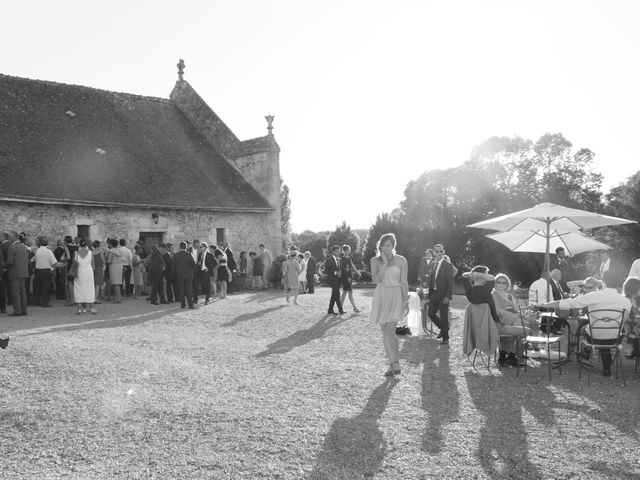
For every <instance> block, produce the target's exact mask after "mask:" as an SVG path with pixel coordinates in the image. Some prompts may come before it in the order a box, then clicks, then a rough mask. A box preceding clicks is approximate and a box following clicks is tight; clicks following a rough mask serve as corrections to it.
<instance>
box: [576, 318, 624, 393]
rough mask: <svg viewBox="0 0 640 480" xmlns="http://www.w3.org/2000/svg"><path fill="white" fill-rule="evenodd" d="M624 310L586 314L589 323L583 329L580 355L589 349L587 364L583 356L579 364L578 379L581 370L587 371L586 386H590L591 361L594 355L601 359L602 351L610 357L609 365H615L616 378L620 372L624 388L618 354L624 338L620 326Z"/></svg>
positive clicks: (620, 360) (620, 361)
mask: <svg viewBox="0 0 640 480" xmlns="http://www.w3.org/2000/svg"><path fill="white" fill-rule="evenodd" d="M624 312H625V310H624V309H622V310H614V309H611V310H607V309H602V310H593V311H590V312H589V313H588V318H589V323H588V324H587V325H586V326H585V327H584V328H585V335H582V336H581V340H580V351H581V354H582V353H583V352H584V351H585V348H589V349H590V354H589V360H588V364H586V365H585V360H584V355H581V356H582V361H581V362H579V363H580V369H579V371H578V372H579V373H578V378H582V369H583V368H586V370H587V372H588V373H587V385H590V384H591V370H593V359H594V357H595V356H596V355H598V357H599V358H600V359H602V357H601V354H602V352H603V351H605V350H606V351H608V352H609V354H610V355H611V363H612V364H613V365H615V369H616V378H618V370H620V371H621V372H622V382H623V384H624V385H625V386H626V385H627V382H626V380H625V378H624V369H623V368H622V359H621V355H620V352H621V351H622V340H623V338H624V335H623V332H622V325H623V322H624Z"/></svg>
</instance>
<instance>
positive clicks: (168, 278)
mask: <svg viewBox="0 0 640 480" xmlns="http://www.w3.org/2000/svg"><path fill="white" fill-rule="evenodd" d="M160 252H161V253H162V259H163V260H164V271H163V272H162V276H163V277H164V284H165V285H164V286H165V291H166V292H167V295H166V298H167V302H169V303H173V261H172V259H171V257H173V255H172V254H171V252H170V251H169V244H164V243H162V244H161V245H160Z"/></svg>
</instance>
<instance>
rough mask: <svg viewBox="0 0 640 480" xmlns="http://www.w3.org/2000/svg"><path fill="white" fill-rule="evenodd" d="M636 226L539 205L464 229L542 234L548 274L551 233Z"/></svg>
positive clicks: (556, 207) (628, 221) (604, 216)
mask: <svg viewBox="0 0 640 480" xmlns="http://www.w3.org/2000/svg"><path fill="white" fill-rule="evenodd" d="M625 223H637V222H635V221H634V220H625V219H624V218H617V217H610V216H608V215H602V214H599V213H593V212H588V211H586V210H578V209H575V208H568V207H563V206H562V205H556V204H553V203H540V204H538V205H536V206H534V207H531V208H527V209H525V210H520V211H519V212H514V213H509V214H507V215H503V216H501V217H497V218H492V219H489V220H484V221H482V222H478V223H474V224H472V225H467V226H468V227H470V228H484V229H487V230H499V231H503V232H509V231H523V230H524V231H529V232H534V233H535V232H542V233H543V235H544V240H545V249H544V270H545V271H548V270H549V251H550V248H551V238H552V232H553V231H555V232H563V233H564V232H568V231H580V230H583V229H588V228H596V227H606V226H611V225H622V224H625Z"/></svg>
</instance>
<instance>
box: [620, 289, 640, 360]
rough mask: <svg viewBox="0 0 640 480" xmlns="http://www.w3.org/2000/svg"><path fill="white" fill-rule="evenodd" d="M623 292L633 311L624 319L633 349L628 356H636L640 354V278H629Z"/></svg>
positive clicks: (625, 328)
mask: <svg viewBox="0 0 640 480" xmlns="http://www.w3.org/2000/svg"><path fill="white" fill-rule="evenodd" d="M622 292H623V293H624V296H625V297H627V298H628V299H629V300H630V301H631V311H630V312H629V315H628V316H627V319H626V320H625V321H624V332H625V333H626V334H627V338H628V339H629V342H630V343H631V346H632V351H631V353H630V354H628V355H626V357H627V358H636V357H638V356H640V311H639V307H640V279H639V278H637V277H629V278H627V280H626V281H625V282H624V285H623V286H622Z"/></svg>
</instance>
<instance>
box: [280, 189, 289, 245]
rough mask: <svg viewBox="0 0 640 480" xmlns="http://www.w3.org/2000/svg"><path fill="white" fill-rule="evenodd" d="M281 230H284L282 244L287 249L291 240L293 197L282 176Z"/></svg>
mask: <svg viewBox="0 0 640 480" xmlns="http://www.w3.org/2000/svg"><path fill="white" fill-rule="evenodd" d="M280 230H281V231H282V246H283V248H285V249H286V246H287V244H289V243H290V242H291V199H290V198H289V186H288V185H287V184H286V183H284V180H283V178H282V177H280Z"/></svg>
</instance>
